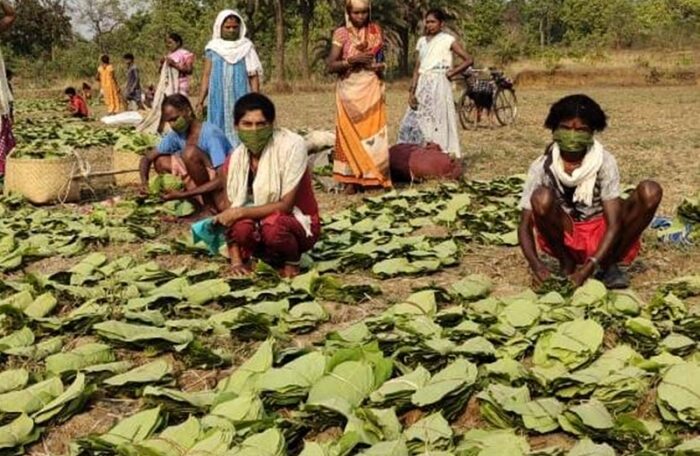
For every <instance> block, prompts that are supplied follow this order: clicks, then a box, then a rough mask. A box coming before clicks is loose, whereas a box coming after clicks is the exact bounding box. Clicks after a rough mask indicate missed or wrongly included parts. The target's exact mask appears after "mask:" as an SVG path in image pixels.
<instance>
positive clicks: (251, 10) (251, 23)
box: [246, 0, 258, 41]
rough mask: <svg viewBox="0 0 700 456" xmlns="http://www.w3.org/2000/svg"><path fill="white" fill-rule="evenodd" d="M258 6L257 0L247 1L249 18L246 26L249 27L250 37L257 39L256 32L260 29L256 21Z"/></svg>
mask: <svg viewBox="0 0 700 456" xmlns="http://www.w3.org/2000/svg"><path fill="white" fill-rule="evenodd" d="M256 7H257V2H256V1H255V0H248V2H247V3H246V14H247V15H248V19H247V20H246V26H247V27H248V38H250V39H251V40H253V41H255V32H257V31H258V27H257V23H256V22H255V10H256Z"/></svg>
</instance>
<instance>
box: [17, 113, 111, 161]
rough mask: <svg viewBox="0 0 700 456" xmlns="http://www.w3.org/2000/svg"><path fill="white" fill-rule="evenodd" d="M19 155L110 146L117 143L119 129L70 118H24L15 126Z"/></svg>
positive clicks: (48, 154) (47, 154) (54, 154)
mask: <svg viewBox="0 0 700 456" xmlns="http://www.w3.org/2000/svg"><path fill="white" fill-rule="evenodd" d="M13 133H14V135H15V136H16V138H17V147H16V148H15V149H14V153H13V155H14V156H16V157H18V158H23V157H24V158H55V157H60V156H64V155H66V154H69V153H70V151H71V150H72V149H87V148H91V147H110V146H113V145H114V144H115V142H116V141H117V138H118V136H119V130H117V129H113V128H98V127H95V126H93V125H89V124H86V123H83V122H71V121H66V120H63V119H61V120H59V119H53V120H36V119H31V118H28V119H24V120H22V121H20V122H18V123H17V124H16V125H15V126H14V129H13Z"/></svg>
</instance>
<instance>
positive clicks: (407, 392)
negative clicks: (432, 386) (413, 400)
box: [370, 366, 430, 404]
mask: <svg viewBox="0 0 700 456" xmlns="http://www.w3.org/2000/svg"><path fill="white" fill-rule="evenodd" d="M429 380H430V372H428V371H427V370H426V369H425V368H423V366H418V367H417V368H416V369H415V370H414V371H412V372H410V373H408V374H406V375H403V376H401V377H397V378H393V379H391V380H388V381H386V382H385V383H384V384H383V385H382V386H381V387H380V388H379V389H377V390H376V391H374V392H373V393H372V394H371V395H370V400H371V401H372V402H374V403H377V404H386V403H395V402H396V401H399V400H403V401H406V400H409V398H410V397H411V396H412V395H413V393H414V392H416V391H418V390H419V389H421V388H423V387H424V386H425V385H426V384H427V383H428V381H429Z"/></svg>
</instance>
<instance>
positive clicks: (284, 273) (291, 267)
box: [279, 264, 300, 279]
mask: <svg viewBox="0 0 700 456" xmlns="http://www.w3.org/2000/svg"><path fill="white" fill-rule="evenodd" d="M299 272H300V268H299V265H296V264H285V265H284V266H282V268H281V269H280V270H279V273H280V277H282V278H284V279H291V278H293V277H296V276H298V275H299Z"/></svg>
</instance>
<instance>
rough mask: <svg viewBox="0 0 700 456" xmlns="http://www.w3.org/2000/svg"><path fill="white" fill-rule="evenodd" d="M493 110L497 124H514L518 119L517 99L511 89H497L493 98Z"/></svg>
mask: <svg viewBox="0 0 700 456" xmlns="http://www.w3.org/2000/svg"><path fill="white" fill-rule="evenodd" d="M493 108H494V113H495V114H496V119H497V120H498V123H500V124H501V125H503V126H506V125H511V124H513V123H515V119H517V117H518V98H517V97H516V96H515V91H513V89H505V88H498V89H496V95H495V96H494V98H493Z"/></svg>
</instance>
